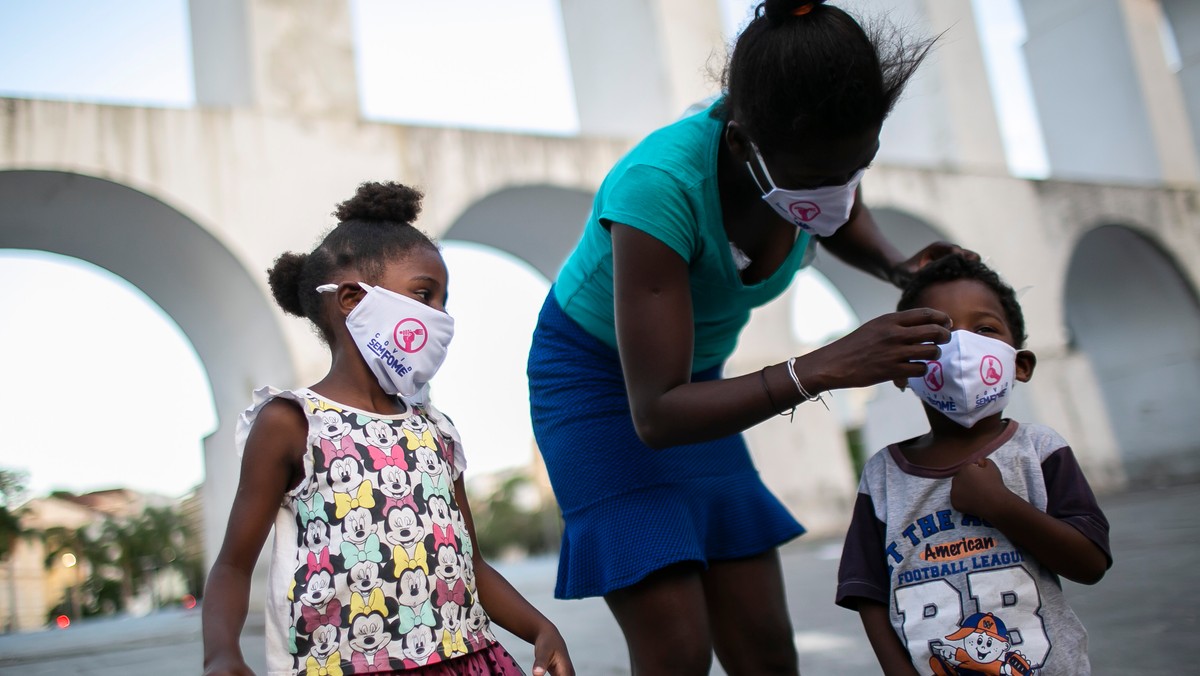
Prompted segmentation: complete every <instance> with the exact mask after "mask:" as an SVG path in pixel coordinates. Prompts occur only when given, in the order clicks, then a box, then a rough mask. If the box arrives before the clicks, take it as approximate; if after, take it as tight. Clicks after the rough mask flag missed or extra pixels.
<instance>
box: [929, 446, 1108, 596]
mask: <svg viewBox="0 0 1200 676" xmlns="http://www.w3.org/2000/svg"><path fill="white" fill-rule="evenodd" d="M1043 470H1044V471H1045V470H1049V471H1045V474H1046V483H1047V486H1046V488H1047V493H1048V496H1049V501H1048V505H1047V511H1046V512H1043V511H1041V510H1039V509H1038V508H1037V507H1034V506H1033V505H1031V504H1030V503H1028V502H1026V501H1025V500H1024V499H1023V498H1022V497H1021V496H1019V495H1017V494H1016V493H1013V492H1012V491H1010V490H1009V489H1008V487H1007V486H1005V485H1004V478H1003V476H1002V475H1001V474H1000V468H998V467H997V466H996V464H995V463H993V462H992V461H990V460H988V459H987V458H984V459H982V460H980V461H979V462H978V463H969V464H967V465H966V466H964V467H963V468H962V469H961V470H959V472H958V474H956V475H955V477H954V481H953V483H952V484H951V488H950V503H951V504H952V505H953V506H954V508H955V509H957V510H958V511H960V512H965V513H967V514H973V515H975V516H978V517H980V518H983V519H986V520H987V521H989V522H991V524H992V525H994V526H995V527H996V528H998V529H1000V532H1002V533H1004V535H1005V536H1007V537H1008V539H1010V540H1012V541H1013V543H1014V544H1016V545H1017V546H1019V547H1021V548H1022V549H1025V550H1026V551H1028V552H1029V553H1030V554H1031V555H1032V556H1033V558H1035V559H1037V561H1038V562H1039V563H1041V564H1042V565H1044V566H1046V567H1047V568H1049V569H1050V570H1052V571H1054V572H1055V573H1057V574H1058V575H1061V576H1063V577H1065V578H1067V579H1069V580H1073V581H1075V582H1079V583H1082V584H1095V583H1096V582H1099V581H1100V578H1102V577H1104V573H1105V571H1107V570H1108V567H1109V566H1110V565H1111V564H1112V559H1111V557H1110V556H1109V553H1108V551H1107V548H1106V545H1107V535H1108V522H1107V521H1106V520H1105V519H1104V515H1103V514H1102V513H1100V510H1099V507H1097V506H1095V498H1094V497H1093V496H1092V495H1091V489H1089V488H1087V482H1086V481H1084V480H1083V474H1082V472H1079V471H1078V465H1077V464H1075V462H1074V456H1073V455H1071V453H1070V449H1069V448H1063V449H1060V450H1059V451H1056V452H1055V453H1054V454H1053V455H1052V456H1051V457H1050V458H1048V459H1047V461H1046V462H1045V463H1043ZM1064 484H1072V485H1073V487H1074V489H1073V496H1074V499H1073V500H1070V501H1066V500H1064V499H1063V497H1062V494H1064V490H1063V485H1064ZM1067 502H1069V503H1070V504H1069V505H1068V504H1066V503H1067ZM1088 502H1090V503H1091V506H1092V507H1093V508H1094V509H1092V510H1078V511H1079V512H1083V511H1090V512H1091V513H1090V514H1083V513H1074V514H1072V513H1061V512H1062V508H1063V507H1067V506H1071V507H1076V508H1078V507H1080V506H1085V505H1086V503H1088ZM1084 530H1087V531H1090V533H1089V534H1090V535H1091V537H1089V535H1088V534H1085V533H1084ZM1101 537H1102V538H1103V541H1101V542H1098V541H1096V540H1093V538H1097V539H1099V538H1101Z"/></svg>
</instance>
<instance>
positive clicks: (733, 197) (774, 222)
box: [717, 138, 799, 284]
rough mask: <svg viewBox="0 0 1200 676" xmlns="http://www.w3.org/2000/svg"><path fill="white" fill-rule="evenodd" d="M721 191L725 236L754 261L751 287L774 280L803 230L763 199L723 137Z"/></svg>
mask: <svg viewBox="0 0 1200 676" xmlns="http://www.w3.org/2000/svg"><path fill="white" fill-rule="evenodd" d="M717 146H718V151H717V191H718V193H719V195H720V198H721V222H722V225H723V226H724V228H725V235H726V237H727V238H728V239H729V241H730V242H732V243H733V244H734V245H735V246H737V247H738V249H740V250H741V251H742V252H743V253H745V254H746V256H747V257H749V259H750V266H749V267H748V268H746V269H745V270H743V271H742V281H743V282H744V283H747V284H752V283H754V282H758V281H761V280H763V279H766V278H767V277H770V276H771V275H772V274H774V273H775V271H776V270H778V269H779V266H781V265H783V261H784V260H785V259H786V258H787V257H788V254H789V253H791V250H792V245H794V244H795V242H796V238H797V236H798V235H799V229H798V228H796V226H794V225H792V224H791V223H788V222H787V221H785V220H783V219H782V218H780V217H779V215H778V214H776V213H775V210H774V209H772V208H771V206H770V205H769V204H767V203H766V202H765V201H764V200H763V199H762V191H761V190H759V188H758V186H756V185H755V184H754V181H753V180H752V179H751V178H750V173H749V172H748V171H747V170H746V165H745V164H744V163H741V162H738V161H737V159H736V158H734V157H733V153H732V152H731V151H730V150H729V145H728V144H727V143H726V142H725V139H724V138H722V139H721V141H720V142H719V143H718V144H717Z"/></svg>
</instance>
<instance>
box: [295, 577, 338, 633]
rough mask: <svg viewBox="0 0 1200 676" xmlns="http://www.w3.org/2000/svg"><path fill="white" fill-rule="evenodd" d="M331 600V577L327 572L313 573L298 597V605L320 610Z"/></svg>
mask: <svg viewBox="0 0 1200 676" xmlns="http://www.w3.org/2000/svg"><path fill="white" fill-rule="evenodd" d="M331 598H333V576H332V575H330V574H329V572H328V571H324V570H322V571H320V572H318V573H314V574H313V576H312V577H310V578H309V579H308V584H307V586H306V587H305V589H304V593H303V594H301V595H300V603H303V604H304V605H306V606H312V607H313V608H321V607H323V606H324V605H325V604H326V603H329V599H331ZM314 640H315V639H314Z"/></svg>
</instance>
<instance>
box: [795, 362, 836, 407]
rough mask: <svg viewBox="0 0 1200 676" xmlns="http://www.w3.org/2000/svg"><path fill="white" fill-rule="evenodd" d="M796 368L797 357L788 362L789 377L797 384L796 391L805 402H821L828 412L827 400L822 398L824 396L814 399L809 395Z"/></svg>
mask: <svg viewBox="0 0 1200 676" xmlns="http://www.w3.org/2000/svg"><path fill="white" fill-rule="evenodd" d="M795 366H796V358H795V357H791V358H790V359H788V360H787V372H788V375H789V376H791V377H792V382H793V383H795V384H796V390H797V391H798V392H799V393H800V396H801V397H804V401H819V402H821V405H822V406H824V407H825V410H826V411H828V410H829V404H826V403H825V399H824V398H823V397H822V395H820V394H818V395H817V396H815V397H814V396H813V395H811V394H809V393H808V390H806V389H804V386H803V385H801V384H800V376H797V375H796V368H795Z"/></svg>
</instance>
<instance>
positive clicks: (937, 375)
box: [925, 361, 946, 392]
mask: <svg viewBox="0 0 1200 676" xmlns="http://www.w3.org/2000/svg"><path fill="white" fill-rule="evenodd" d="M945 384H946V380H945V378H944V377H943V376H942V365H941V364H939V363H938V362H936V361H931V362H929V371H928V372H926V373H925V385H926V386H927V387H929V389H930V391H932V392H937V391H938V390H940V389H942V386H943V385H945Z"/></svg>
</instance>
